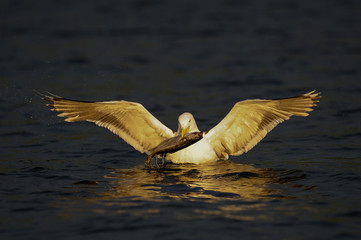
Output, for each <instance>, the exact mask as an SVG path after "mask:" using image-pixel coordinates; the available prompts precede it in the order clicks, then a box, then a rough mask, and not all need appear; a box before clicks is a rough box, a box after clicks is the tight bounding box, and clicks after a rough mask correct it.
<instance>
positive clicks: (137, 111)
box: [42, 91, 321, 164]
mask: <svg viewBox="0 0 361 240" xmlns="http://www.w3.org/2000/svg"><path fill="white" fill-rule="evenodd" d="M42 96H43V99H45V100H47V101H50V102H51V104H47V105H48V106H50V107H52V111H55V112H60V114H59V115H58V116H59V117H65V121H67V122H78V121H88V122H93V123H95V124H97V125H98V126H100V127H105V128H107V129H109V130H110V131H112V132H113V133H115V134H117V135H118V136H119V137H121V138H122V139H123V140H124V141H125V142H127V143H128V144H129V145H131V146H132V147H134V148H135V149H136V150H138V151H139V152H141V153H146V154H148V155H150V154H154V152H152V151H153V150H154V149H157V146H160V144H161V143H163V145H164V143H167V141H169V139H171V138H174V139H178V140H179V139H182V138H183V137H184V136H185V135H186V134H190V133H198V132H200V130H199V129H198V127H197V124H196V121H195V119H194V117H193V115H192V114H191V113H188V112H186V113H183V114H181V115H180V116H179V118H178V129H177V131H172V130H171V129H169V128H168V127H166V126H165V125H164V124H163V123H161V122H160V121H159V120H158V119H156V118H155V117H154V116H153V115H152V114H151V113H150V112H149V111H148V110H147V109H145V108H144V107H143V105H141V104H140V103H135V102H128V101H124V100H122V101H105V102H90V101H77V100H70V99H66V98H62V97H59V96H56V95H53V94H50V93H48V95H46V94H42ZM320 97H321V95H320V93H319V92H316V91H312V92H309V93H306V94H303V95H300V96H297V97H291V98H283V99H272V100H265V99H251V100H244V101H240V102H237V103H236V104H235V105H234V106H233V108H232V109H231V111H230V112H229V113H228V114H227V115H226V116H225V117H224V118H223V119H222V120H221V121H220V122H219V123H218V124H217V125H216V126H215V127H213V128H212V129H210V130H209V131H207V132H203V134H202V137H201V139H197V141H193V142H191V143H189V144H187V145H185V147H182V148H180V149H179V150H177V151H170V152H169V153H166V154H163V156H165V158H166V159H168V160H170V161H172V162H174V163H195V164H199V163H204V162H209V161H216V160H219V159H228V157H229V155H233V156H237V155H241V154H243V153H246V152H248V151H249V150H250V149H252V148H253V147H254V146H255V145H256V144H257V143H258V142H259V141H261V140H262V139H263V138H264V137H265V136H266V134H267V133H268V132H270V131H271V130H272V129H273V128H274V127H276V126H277V125H278V124H279V123H281V122H283V121H285V120H288V119H289V118H290V117H291V116H302V117H306V116H308V112H310V111H312V110H313V109H312V107H314V106H316V103H317V102H318V101H319V100H318V99H319V98H320ZM197 136H198V135H197Z"/></svg>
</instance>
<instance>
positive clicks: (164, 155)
mask: <svg viewBox="0 0 361 240" xmlns="http://www.w3.org/2000/svg"><path fill="white" fill-rule="evenodd" d="M166 155H167V154H166V153H163V154H160V155H159V156H160V159H161V160H162V162H161V164H158V155H157V157H156V165H157V168H164V166H165V157H166Z"/></svg>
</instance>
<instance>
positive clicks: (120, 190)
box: [103, 161, 307, 201]
mask: <svg viewBox="0 0 361 240" xmlns="http://www.w3.org/2000/svg"><path fill="white" fill-rule="evenodd" d="M305 177H306V175H305V174H304V173H303V172H302V171H299V170H284V169H257V168H255V167H253V166H250V165H244V164H237V163H233V162H231V161H220V162H217V163H214V164H209V165H195V164H168V165H167V166H166V167H164V168H156V169H144V166H137V167H134V168H131V169H113V170H111V171H110V173H109V174H108V175H106V176H105V178H106V179H109V180H110V183H111V185H112V186H113V189H112V191H109V192H106V193H105V195H104V196H103V197H104V198H124V197H131V198H133V199H134V198H137V199H139V200H145V199H148V200H160V201H161V200H169V198H171V199H174V198H189V199H235V198H236V199H237V198H242V199H244V200H257V199H262V198H271V199H284V198H289V196H284V195H283V193H281V192H280V189H279V188H277V185H278V184H288V183H292V182H294V181H297V180H300V179H303V178H305ZM292 187H297V188H307V187H306V186H303V185H300V184H294V185H292Z"/></svg>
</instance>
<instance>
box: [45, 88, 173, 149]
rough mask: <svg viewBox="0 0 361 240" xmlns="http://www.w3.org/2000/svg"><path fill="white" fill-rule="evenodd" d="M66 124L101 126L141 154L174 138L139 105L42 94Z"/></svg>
mask: <svg viewBox="0 0 361 240" xmlns="http://www.w3.org/2000/svg"><path fill="white" fill-rule="evenodd" d="M42 96H43V97H44V99H45V100H48V101H50V102H51V104H48V105H49V106H51V107H53V109H52V111H55V112H60V114H59V115H58V116H59V117H65V121H67V122H78V121H88V122H93V123H95V124H97V125H98V126H100V127H105V128H107V129H109V130H110V131H112V132H113V133H115V134H117V135H118V136H120V137H121V138H122V139H123V140H124V141H126V142H127V143H128V144H130V145H131V146H133V147H134V148H135V149H136V150H138V151H140V152H142V153H144V152H145V153H147V154H148V153H149V150H150V149H152V148H154V147H156V146H157V145H158V144H159V143H161V142H162V141H164V140H166V139H168V138H171V137H173V136H174V133H173V131H172V130H170V129H169V128H168V127H166V126H165V125H163V124H162V123H161V122H160V121H159V120H158V119H156V118H155V117H154V116H153V115H152V114H151V113H150V112H148V111H147V110H146V109H145V108H144V107H143V105H141V104H139V103H135V102H128V101H108V102H85V101H76V100H70V99H66V98H62V97H59V96H55V95H52V96H48V95H42Z"/></svg>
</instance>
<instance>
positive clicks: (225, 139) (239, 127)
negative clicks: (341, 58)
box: [204, 91, 321, 159]
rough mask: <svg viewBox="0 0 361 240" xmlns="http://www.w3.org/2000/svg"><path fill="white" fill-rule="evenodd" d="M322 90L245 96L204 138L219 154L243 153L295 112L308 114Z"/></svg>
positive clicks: (296, 114) (222, 156) (225, 156)
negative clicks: (271, 96)
mask: <svg viewBox="0 0 361 240" xmlns="http://www.w3.org/2000/svg"><path fill="white" fill-rule="evenodd" d="M320 97H321V96H320V93H315V91H312V92H309V93H306V94H303V95H301V96H298V97H292V98H284V99H273V100H261V99H254V100H245V101H241V102H238V103H236V104H235V105H234V107H233V108H232V109H231V111H230V112H229V113H228V114H227V116H226V117H225V118H224V119H223V120H222V121H221V122H220V123H219V124H218V125H216V126H215V127H214V128H212V129H211V130H210V131H209V132H208V133H207V134H206V135H205V136H204V138H205V139H207V140H208V142H209V143H210V144H211V145H212V147H213V149H214V151H215V153H216V154H217V156H218V157H219V158H222V159H227V158H228V156H229V155H241V154H243V153H245V152H248V151H249V150H250V149H252V148H253V147H254V146H255V145H256V144H257V143H258V142H259V141H261V140H262V139H263V138H264V137H265V136H266V135H267V133H268V132H270V131H271V130H272V129H273V128H274V127H276V126H277V125H278V124H280V123H282V122H283V121H285V120H288V119H289V118H290V117H291V116H293V115H295V116H302V117H305V116H308V112H310V111H312V110H313V109H312V107H314V106H316V103H317V102H318V99H319V98H320Z"/></svg>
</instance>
